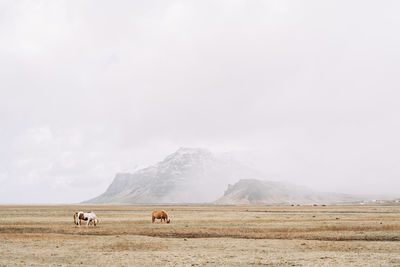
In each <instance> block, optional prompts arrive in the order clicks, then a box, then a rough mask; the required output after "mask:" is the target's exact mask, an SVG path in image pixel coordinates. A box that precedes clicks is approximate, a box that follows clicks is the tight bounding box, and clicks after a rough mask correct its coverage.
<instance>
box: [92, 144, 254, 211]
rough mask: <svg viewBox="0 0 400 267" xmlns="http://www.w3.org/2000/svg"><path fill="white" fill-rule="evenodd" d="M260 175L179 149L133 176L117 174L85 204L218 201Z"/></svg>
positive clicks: (203, 151) (205, 153) (194, 150)
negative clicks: (230, 186)
mask: <svg viewBox="0 0 400 267" xmlns="http://www.w3.org/2000/svg"><path fill="white" fill-rule="evenodd" d="M261 177H262V174H261V173H259V172H257V171H255V170H253V169H251V168H248V167H245V166H244V165H241V164H240V163H238V162H236V161H234V160H229V159H226V158H217V157H216V156H215V155H213V154H212V153H211V152H210V151H208V150H206V149H201V148H180V149H178V150H177V151H176V152H175V153H173V154H171V155H169V156H167V157H166V158H165V159H164V160H163V161H161V162H159V163H157V164H155V165H153V166H150V167H147V168H144V169H141V170H138V171H136V172H134V173H118V174H117V175H116V177H115V178H114V181H113V182H112V183H111V185H110V186H109V187H108V189H107V190H106V192H104V193H103V194H101V195H100V196H98V197H96V198H94V199H91V200H88V201H87V203H121V204H123V203H126V204H133V203H204V202H212V201H215V200H216V199H218V198H219V197H221V196H222V195H223V193H224V191H225V189H226V186H227V184H229V183H235V182H237V181H238V180H240V179H249V178H250V179H257V178H261Z"/></svg>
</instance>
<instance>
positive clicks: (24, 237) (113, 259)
mask: <svg viewBox="0 0 400 267" xmlns="http://www.w3.org/2000/svg"><path fill="white" fill-rule="evenodd" d="M156 209H164V210H166V211H167V212H168V214H169V216H170V218H171V223H170V224H166V223H161V222H159V221H156V223H154V224H152V223H151V212H152V211H153V210H156ZM79 210H83V211H90V210H91V211H93V212H95V213H96V214H97V216H98V218H99V220H100V222H99V225H98V226H97V227H93V225H91V226H89V227H86V226H84V225H82V226H81V227H77V226H76V225H74V224H73V212H75V211H79ZM80 265H90V266H154V265H156V266H160V265H161V266H249V265H250V266H263V265H266V266H400V207H390V206H329V205H328V206H251V207H250V206H212V205H209V206H191V205H188V206H129V205H126V206H89V205H70V206H61V205H59V206H0V266H80Z"/></svg>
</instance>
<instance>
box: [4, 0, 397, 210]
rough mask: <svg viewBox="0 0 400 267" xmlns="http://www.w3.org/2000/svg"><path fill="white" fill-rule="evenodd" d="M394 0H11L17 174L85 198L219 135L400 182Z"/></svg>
mask: <svg viewBox="0 0 400 267" xmlns="http://www.w3.org/2000/svg"><path fill="white" fill-rule="evenodd" d="M385 3H386V4H385V5H382V4H380V3H377V2H374V1H351V2H348V1H336V2H330V3H327V2H322V1H309V2H307V3H304V2H301V3H300V2H293V1H268V2H265V1H251V2H248V1H200V2H199V1H146V2H140V1H120V2H117V3H109V2H106V1H85V2H82V1H66V2H54V1H39V2H29V1H19V2H0V61H1V62H2V64H0V76H1V77H2V80H1V83H2V86H1V89H0V124H1V126H2V127H0V147H2V150H3V152H4V153H0V162H1V163H0V173H2V175H3V176H2V177H3V178H2V179H3V180H5V181H6V182H5V183H4V186H7V188H8V191H12V190H17V188H18V190H22V191H21V192H25V191H29V190H31V191H32V190H33V189H32V188H31V189H29V186H33V185H35V184H37V186H38V188H47V187H52V188H57V190H53V191H52V192H49V191H48V190H47V189H46V190H47V191H46V194H48V196H47V197H46V194H43V192H42V191H41V190H45V189H38V190H34V191H35V192H33V193H30V194H28V195H29V197H28V195H27V196H26V197H25V198H21V201H22V200H24V201H28V202H29V201H32V202H35V201H44V202H47V201H48V202H52V201H58V202H60V201H61V202H68V201H69V199H70V195H71V194H72V195H73V199H79V200H83V199H86V198H87V197H86V195H87V194H84V195H82V192H89V193H88V194H90V195H95V194H97V193H99V192H101V191H102V190H104V189H105V187H106V186H107V184H108V182H110V180H111V179H112V176H113V175H114V173H115V172H116V171H130V170H132V169H134V168H137V166H145V165H147V164H150V163H154V162H156V161H158V160H161V159H162V157H163V156H165V155H166V154H168V153H170V152H172V151H173V150H174V149H176V148H178V147H180V146H205V147H209V148H211V149H214V150H218V151H221V150H230V149H253V150H254V149H257V150H261V151H262V152H263V155H264V156H263V157H264V159H265V162H266V163H265V164H264V165H265V166H264V168H265V171H267V172H268V173H273V174H279V176H280V177H282V179H286V180H292V181H294V182H298V183H306V184H308V185H313V186H317V187H319V188H333V189H334V188H337V189H338V190H348V191H360V192H364V191H368V192H374V191H377V190H379V191H380V192H393V190H394V189H393V188H395V186H394V185H399V184H398V182H397V181H398V179H397V178H398V175H399V170H398V168H396V167H395V166H397V165H398V162H399V157H398V156H397V152H396V151H398V150H399V148H400V142H399V141H398V138H397V136H399V134H400V125H399V123H398V122H397V121H398V120H397V118H398V117H399V115H400V114H399V113H400V108H399V106H398V103H397V99H398V97H399V92H398V90H397V89H398V85H399V82H398V77H397V76H398V74H397V72H396V71H397V70H398V69H399V59H400V53H399V49H398V47H399V45H400V37H399V35H398V34H395V33H396V31H397V29H398V28H399V26H400V19H399V16H398V14H397V13H396V10H398V7H399V4H398V3H397V2H396V1H388V2H385ZM4 177H6V178H4ZM374 181H385V183H383V182H382V183H379V184H375V182H374ZM21 184H24V186H27V187H19V186H22V185H21ZM359 184H362V186H360V187H359V188H356V185H359ZM21 188H22V189H21ZM24 188H26V190H25V191H24ZM82 188H84V189H82ZM85 190H86V191H85ZM53 192H54V194H52V193H53ZM56 193H57V196H56V195H55V194H56ZM2 201H3V202H6V201H15V202H18V201H20V200H19V196H12V195H10V194H7V195H4V194H3V196H0V202H2Z"/></svg>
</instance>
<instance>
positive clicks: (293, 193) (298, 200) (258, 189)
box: [215, 179, 364, 205]
mask: <svg viewBox="0 0 400 267" xmlns="http://www.w3.org/2000/svg"><path fill="white" fill-rule="evenodd" d="M362 199H364V198H363V197H362V196H353V195H347V194H340V193H321V192H316V191H313V190H311V189H309V188H307V187H303V186H297V185H293V184H288V183H282V182H273V181H262V180H256V179H242V180H240V181H239V182H237V183H235V184H234V185H228V189H227V190H226V191H225V194H224V196H223V197H221V198H220V199H218V200H217V201H215V203H216V204H230V205H232V204H234V205H281V204H328V203H338V202H350V201H359V200H362Z"/></svg>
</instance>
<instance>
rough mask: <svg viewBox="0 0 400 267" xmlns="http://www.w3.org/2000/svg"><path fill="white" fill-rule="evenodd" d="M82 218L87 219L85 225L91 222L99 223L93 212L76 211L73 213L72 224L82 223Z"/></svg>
mask: <svg viewBox="0 0 400 267" xmlns="http://www.w3.org/2000/svg"><path fill="white" fill-rule="evenodd" d="M82 220H84V221H87V223H86V226H88V225H89V224H90V223H91V222H93V225H94V226H96V225H97V224H98V223H99V219H97V216H96V214H95V213H94V212H91V211H89V212H83V211H78V212H75V213H74V224H76V225H82Z"/></svg>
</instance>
